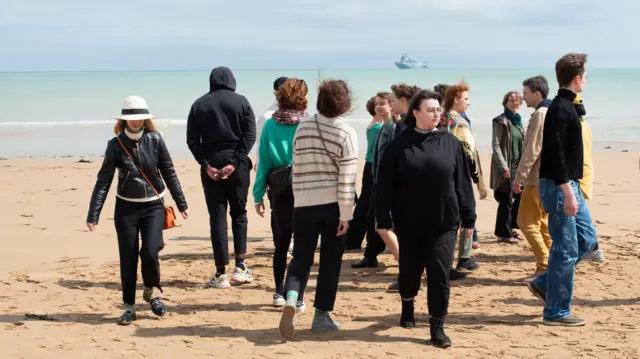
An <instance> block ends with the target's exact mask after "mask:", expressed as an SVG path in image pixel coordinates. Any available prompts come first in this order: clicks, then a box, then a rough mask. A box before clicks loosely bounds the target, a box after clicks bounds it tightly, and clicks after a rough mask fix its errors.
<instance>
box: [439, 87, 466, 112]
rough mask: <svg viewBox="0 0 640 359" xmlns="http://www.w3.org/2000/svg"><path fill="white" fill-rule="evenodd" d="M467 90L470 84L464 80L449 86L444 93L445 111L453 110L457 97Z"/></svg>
mask: <svg viewBox="0 0 640 359" xmlns="http://www.w3.org/2000/svg"><path fill="white" fill-rule="evenodd" d="M467 91H469V86H468V85H467V84H466V83H464V82H463V83H460V84H457V85H453V86H451V87H449V88H448V89H447V92H446V93H445V95H444V111H445V112H449V111H451V109H452V108H453V103H454V101H455V99H457V98H459V97H460V96H462V93H464V92H467Z"/></svg>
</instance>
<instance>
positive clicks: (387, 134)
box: [355, 83, 420, 292]
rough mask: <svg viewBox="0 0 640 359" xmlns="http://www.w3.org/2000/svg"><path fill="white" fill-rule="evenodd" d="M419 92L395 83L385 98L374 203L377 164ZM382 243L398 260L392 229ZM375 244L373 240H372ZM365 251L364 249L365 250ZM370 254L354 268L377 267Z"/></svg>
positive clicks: (395, 284)
mask: <svg viewBox="0 0 640 359" xmlns="http://www.w3.org/2000/svg"><path fill="white" fill-rule="evenodd" d="M418 92H420V88H419V87H417V86H409V85H407V84H404V83H400V84H395V85H392V86H391V97H389V99H388V100H387V101H388V102H389V105H390V107H391V119H389V120H387V122H386V123H385V124H384V125H383V126H382V128H381V129H380V132H379V133H378V138H377V139H376V145H375V151H374V153H373V162H372V172H373V180H374V184H373V185H374V190H373V192H374V199H373V201H374V203H375V193H376V192H377V191H376V190H375V184H376V181H377V180H376V178H377V177H378V166H379V164H380V160H381V159H382V156H383V155H384V152H385V151H386V150H387V148H388V147H389V145H390V144H391V142H392V141H393V139H394V138H395V137H396V136H398V135H399V134H401V133H402V132H404V130H405V129H406V125H405V124H404V118H405V117H406V116H407V111H408V110H409V102H410V101H411V98H412V97H413V96H414V95H415V94H417V93H418ZM381 238H382V240H383V242H384V244H385V245H386V246H387V248H388V249H389V251H390V252H391V254H393V257H394V259H395V260H396V261H398V255H399V249H398V237H397V236H396V234H395V233H394V232H393V231H386V232H384V233H383V235H381ZM372 245H375V242H372ZM365 252H366V250H365ZM375 252H376V250H375V248H371V249H370V250H369V251H368V252H367V253H375ZM370 257H372V256H365V258H364V259H363V260H362V261H360V262H358V263H356V264H355V268H368V267H377V266H378V261H377V259H376V260H375V261H373V260H372V258H370ZM399 288H400V287H399V286H398V279H397V278H396V279H395V280H394V281H393V282H392V283H391V284H390V285H389V287H388V288H387V291H389V292H397V291H398V290H399Z"/></svg>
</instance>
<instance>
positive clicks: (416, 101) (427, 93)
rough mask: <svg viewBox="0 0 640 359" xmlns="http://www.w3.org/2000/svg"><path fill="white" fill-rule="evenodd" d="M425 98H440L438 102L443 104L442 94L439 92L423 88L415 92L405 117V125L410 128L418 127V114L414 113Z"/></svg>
mask: <svg viewBox="0 0 640 359" xmlns="http://www.w3.org/2000/svg"><path fill="white" fill-rule="evenodd" d="M425 100H438V103H439V104H440V105H442V96H440V94H439V93H437V92H434V91H431V90H422V91H420V92H418V93H417V94H415V95H414V96H413V97H412V98H411V102H410V103H409V110H407V117H406V118H405V119H404V123H405V125H407V127H409V128H414V127H416V116H415V115H414V114H413V111H414V110H419V109H420V105H422V101H425Z"/></svg>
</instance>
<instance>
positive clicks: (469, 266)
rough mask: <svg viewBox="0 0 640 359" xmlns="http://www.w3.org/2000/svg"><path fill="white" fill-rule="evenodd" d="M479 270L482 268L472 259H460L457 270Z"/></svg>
mask: <svg viewBox="0 0 640 359" xmlns="http://www.w3.org/2000/svg"><path fill="white" fill-rule="evenodd" d="M478 268H480V266H479V265H478V263H476V261H474V260H473V259H471V258H460V259H459V260H458V267H457V268H456V269H457V270H459V271H460V270H467V271H474V270H476V269H478Z"/></svg>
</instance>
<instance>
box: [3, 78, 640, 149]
mask: <svg viewBox="0 0 640 359" xmlns="http://www.w3.org/2000/svg"><path fill="white" fill-rule="evenodd" d="M234 74H235V76H236V79H237V92H238V93H240V94H242V95H244V96H245V97H246V98H247V99H248V100H249V102H250V103H251V106H252V107H253V110H254V112H255V115H256V118H257V117H258V116H260V115H261V114H262V112H264V110H265V109H266V108H268V107H269V106H270V105H271V104H272V103H273V101H274V94H273V81H274V80H275V79H276V78H277V77H279V76H288V77H298V78H302V79H304V80H305V81H306V82H307V83H308V84H309V107H308V111H309V114H313V113H314V112H315V105H316V104H315V98H316V94H317V92H316V88H317V84H318V81H319V80H320V79H329V78H333V79H342V80H345V81H347V82H348V84H349V86H350V87H351V90H352V92H353V95H354V98H355V101H354V106H353V110H352V111H351V113H350V114H349V115H348V116H347V119H348V121H349V123H350V124H351V125H352V126H353V127H354V128H355V129H356V132H357V133H358V136H359V139H358V140H359V141H358V142H359V148H360V151H361V152H362V154H364V151H365V150H366V140H365V130H366V126H367V124H368V123H369V122H370V116H369V114H368V113H367V112H366V109H365V103H366V101H367V100H368V99H369V98H370V97H371V96H374V95H375V93H376V92H378V91H389V90H390V86H391V85H392V84H395V83H399V82H404V83H407V84H410V85H417V86H419V87H422V88H433V85H435V84H438V83H446V84H454V83H457V82H459V81H462V80H464V81H465V82H466V83H468V84H469V86H470V88H471V92H470V102H471V106H470V107H469V109H468V111H467V113H468V115H469V116H470V117H471V121H472V128H473V132H474V135H475V136H476V138H477V143H478V147H479V149H480V150H481V151H482V150H484V151H486V150H489V149H490V148H491V122H492V119H493V118H494V117H496V116H497V115H499V114H500V113H502V111H503V108H502V99H503V96H504V95H505V94H506V93H507V92H508V91H510V90H517V91H522V81H523V80H524V79H526V78H528V77H531V76H535V75H544V76H546V77H547V79H548V81H549V83H550V84H551V94H550V97H553V96H554V95H555V92H556V91H557V85H556V80H555V76H554V72H553V69H517V70H514V69H509V70H464V69H447V70H442V69H415V70H397V69H393V70H386V69H385V70H325V69H320V70H234ZM638 83H640V69H590V70H589V72H588V75H587V88H586V91H585V92H584V93H583V94H582V96H583V99H584V104H585V107H586V110H587V121H588V122H589V123H590V124H591V127H592V131H593V140H594V147H595V148H596V149H598V148H603V147H605V146H613V147H614V148H615V149H618V148H620V149H629V148H635V147H636V143H638V142H640V139H639V138H638V135H639V134H640V114H639V113H638V111H637V109H636V108H635V107H634V103H636V102H637V101H636V96H637V94H636V92H637V84H638ZM208 90H209V71H131V72H33V73H0V157H5V158H15V157H29V156H33V157H59V156H100V155H102V154H103V153H104V149H105V145H106V142H107V141H108V140H109V139H110V138H111V137H113V131H112V128H113V124H114V123H115V120H114V119H113V116H115V115H118V114H119V113H120V109H121V106H122V103H123V100H124V99H125V98H126V97H127V96H130V95H139V96H142V97H144V98H145V99H146V100H147V103H148V105H149V108H150V111H151V112H152V113H153V114H154V115H156V116H158V119H157V120H156V123H157V125H158V128H159V130H160V131H161V132H162V133H163V135H164V136H165V139H166V141H167V145H168V146H169V149H170V151H171V153H172V155H173V156H174V157H177V158H179V157H185V156H190V153H189V150H188V148H187V146H186V140H185V132H186V117H187V114H188V112H189V108H190V106H191V104H192V103H193V101H194V100H195V99H197V98H198V97H199V96H201V95H202V94H204V93H206V92H207V91H208ZM531 112H532V109H528V108H526V106H525V105H524V104H523V107H522V109H521V110H520V114H521V115H522V117H523V120H524V124H525V126H526V124H527V122H528V118H529V116H530V114H531ZM252 153H255V148H254V149H253V150H252Z"/></svg>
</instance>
